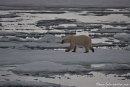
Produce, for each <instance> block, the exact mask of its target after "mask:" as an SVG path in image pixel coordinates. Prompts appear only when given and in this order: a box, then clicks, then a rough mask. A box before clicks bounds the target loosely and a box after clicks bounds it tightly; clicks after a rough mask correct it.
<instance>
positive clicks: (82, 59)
mask: <svg viewBox="0 0 130 87" xmlns="http://www.w3.org/2000/svg"><path fill="white" fill-rule="evenodd" d="M0 53H1V54H0V64H1V65H11V64H23V63H24V64H25V63H31V62H36V61H50V62H56V63H65V64H88V63H90V64H93V63H128V64H129V63H130V59H129V57H130V56H129V54H130V51H124V50H114V49H112V50H106V49H95V52H94V53H92V52H91V51H90V52H89V53H84V49H83V48H78V49H77V52H76V53H73V52H65V51H64V50H60V51H54V50H42V51H41V50H17V49H0ZM5 53H6V54H5ZM115 59H116V60H115Z"/></svg>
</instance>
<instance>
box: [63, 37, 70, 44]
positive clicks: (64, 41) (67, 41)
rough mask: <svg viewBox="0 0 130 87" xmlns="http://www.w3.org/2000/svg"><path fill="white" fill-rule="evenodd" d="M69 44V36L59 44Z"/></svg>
mask: <svg viewBox="0 0 130 87" xmlns="http://www.w3.org/2000/svg"><path fill="white" fill-rule="evenodd" d="M70 42H71V36H67V37H64V38H63V39H62V42H61V43H62V44H64V43H70Z"/></svg>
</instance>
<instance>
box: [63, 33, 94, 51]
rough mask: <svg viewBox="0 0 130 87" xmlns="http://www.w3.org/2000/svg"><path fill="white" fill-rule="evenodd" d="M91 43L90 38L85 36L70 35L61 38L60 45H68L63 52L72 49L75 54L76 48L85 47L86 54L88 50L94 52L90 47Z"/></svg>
mask: <svg viewBox="0 0 130 87" xmlns="http://www.w3.org/2000/svg"><path fill="white" fill-rule="evenodd" d="M91 42H92V41H91V38H90V37H88V36H86V35H78V36H74V35H70V36H67V37H65V38H63V39H62V42H61V43H62V44H64V43H70V47H69V48H68V49H67V50H66V51H65V52H69V51H70V50H72V49H74V50H73V51H72V52H76V46H77V45H79V46H83V47H85V53H88V52H89V49H90V50H92V52H94V48H93V47H92V45H91Z"/></svg>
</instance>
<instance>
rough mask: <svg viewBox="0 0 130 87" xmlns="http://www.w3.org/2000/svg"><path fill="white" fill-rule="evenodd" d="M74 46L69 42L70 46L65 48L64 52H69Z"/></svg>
mask: <svg viewBox="0 0 130 87" xmlns="http://www.w3.org/2000/svg"><path fill="white" fill-rule="evenodd" d="M73 48H74V46H73V45H72V44H70V47H69V48H68V49H67V50H65V52H69V51H70V50H72V49H73Z"/></svg>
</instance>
